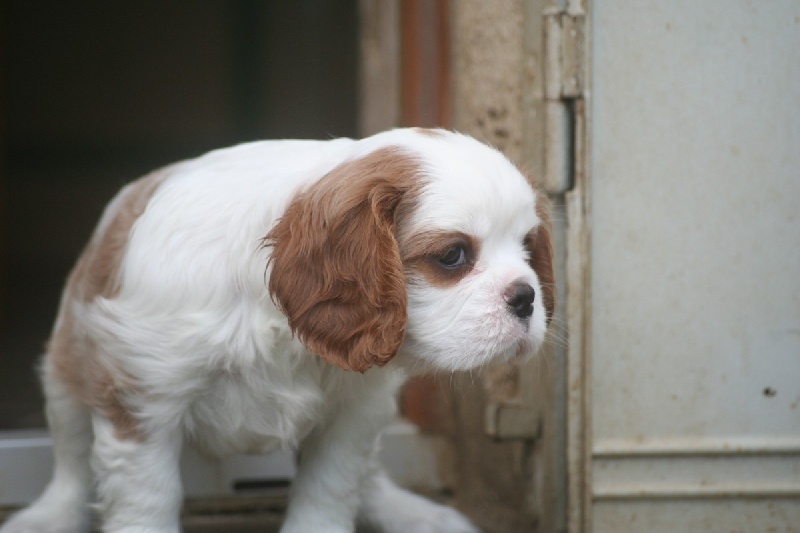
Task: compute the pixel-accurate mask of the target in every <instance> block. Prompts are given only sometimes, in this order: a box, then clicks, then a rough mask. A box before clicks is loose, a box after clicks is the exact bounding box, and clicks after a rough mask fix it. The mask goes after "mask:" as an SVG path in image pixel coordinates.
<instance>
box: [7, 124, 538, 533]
mask: <svg viewBox="0 0 800 533" xmlns="http://www.w3.org/2000/svg"><path fill="white" fill-rule="evenodd" d="M544 202H545V201H544V199H543V195H542V194H541V193H540V192H537V191H536V190H535V189H534V188H533V187H532V186H531V185H530V183H529V182H528V181H527V180H526V179H525V177H524V176H523V175H522V174H521V173H520V172H519V171H518V170H517V169H516V168H515V167H514V165H512V164H511V163H510V162H509V161H508V160H507V159H506V158H505V157H503V156H502V155H501V154H500V153H499V152H497V151H495V150H493V149H491V148H489V147H487V146H485V145H482V144H480V143H478V142H477V141H475V140H473V139H471V138H469V137H466V136H463V135H459V134H455V133H451V132H447V131H443V130H418V129H405V130H394V131H390V132H386V133H383V134H379V135H376V136H372V137H368V138H366V139H363V140H361V141H353V140H349V139H337V140H332V141H267V142H259V143H251V144H246V145H240V146H237V147H234V148H229V149H226V150H219V151H216V152H212V153H210V154H207V155H205V156H203V157H200V158H198V159H196V160H192V161H187V162H184V163H179V164H176V165H173V166H171V167H168V168H166V169H163V170H161V171H158V172H155V173H153V174H150V175H149V176H146V177H144V178H142V179H140V180H139V181H136V182H134V183H132V184H130V185H128V186H127V187H126V188H124V189H123V190H122V191H121V192H120V193H119V194H118V195H117V197H116V198H115V199H114V200H113V201H112V202H111V203H110V205H109V206H108V207H107V209H106V211H105V213H104V214H103V217H102V219H101V221H100V223H99V225H98V227H97V229H96V231H95V233H94V235H93V236H92V239H91V241H90V242H89V244H88V246H87V247H86V249H85V251H84V252H83V254H82V255H81V257H80V259H79V260H78V262H77V265H76V266H75V268H74V270H73V271H72V273H71V275H70V277H69V280H68V282H67V286H66V289H65V291H64V294H63V297H62V301H61V306H60V310H59V315H58V318H57V320H56V324H55V327H54V331H53V335H52V338H51V340H50V342H49V344H48V349H47V353H46V355H45V358H44V361H43V365H42V376H43V382H44V389H45V394H46V397H47V415H48V420H49V424H50V428H51V432H52V435H53V441H54V453H55V471H54V475H53V479H52V481H51V483H50V485H49V486H48V488H47V489H46V491H45V492H44V493H43V495H42V496H41V497H40V498H39V499H38V500H37V501H36V502H34V504H32V505H31V506H30V507H29V508H27V509H25V510H23V511H21V512H20V513H19V514H17V515H15V516H14V517H12V518H11V519H10V521H9V522H7V523H6V524H5V525H4V526H3V527H2V528H0V531H2V533H21V532H33V531H37V532H56V531H58V532H73V531H84V530H86V528H87V527H88V503H89V500H90V498H91V497H92V496H91V492H92V490H91V487H92V486H94V487H95V488H96V493H97V499H98V502H99V503H98V508H99V511H100V515H101V518H102V521H103V527H104V528H105V530H106V531H115V532H116V531H124V532H176V531H179V530H180V523H179V514H180V508H181V502H182V488H181V484H180V476H179V467H178V463H179V458H180V453H181V448H182V446H183V445H184V443H189V444H191V445H193V446H197V447H198V448H200V449H202V450H204V451H205V452H206V453H209V454H213V455H226V454H232V453H258V452H266V451H269V450H271V449H275V448H291V449H296V450H299V451H300V452H301V457H302V461H301V462H300V465H299V467H298V474H297V477H296V479H295V480H294V483H293V488H292V494H291V503H290V506H289V510H288V512H287V518H286V521H285V524H284V526H283V529H282V531H285V532H309V531H325V532H336V531H352V530H353V528H354V524H355V523H356V521H357V520H360V521H362V522H365V523H369V524H371V525H372V526H374V527H376V528H378V529H380V530H384V531H397V532H401V531H402V532H408V531H417V532H419V531H432V532H433V531H441V532H446V531H453V532H462V531H475V528H474V526H472V525H471V524H470V522H469V521H468V520H467V519H466V518H464V517H463V516H462V515H461V514H459V513H458V512H457V511H455V510H453V509H450V508H448V507H444V506H440V505H437V504H434V503H432V502H429V501H428V500H425V499H423V498H421V497H418V496H416V495H413V494H411V493H409V492H407V491H405V490H403V489H401V488H399V487H397V486H396V485H394V484H393V483H392V482H391V481H390V480H389V479H388V478H387V477H386V476H385V474H384V473H383V471H382V470H381V468H380V466H379V465H378V464H377V462H376V460H375V449H376V446H377V440H378V436H379V433H380V431H381V428H382V427H384V425H385V424H386V423H387V422H388V421H390V420H391V418H392V417H393V416H394V415H395V412H396V408H395V400H394V395H395V392H396V391H397V389H398V388H399V386H400V385H401V384H402V383H403V381H404V380H405V379H406V378H407V377H408V376H409V375H412V374H416V373H423V372H430V371H456V370H466V369H471V368H475V367H478V366H481V365H485V364H489V363H492V362H497V361H501V362H507V361H515V360H521V359H524V358H526V357H529V356H530V355H532V354H533V353H535V352H536V351H537V350H538V348H539V347H540V346H541V344H542V343H543V341H544V336H545V332H546V328H547V323H548V321H549V318H550V316H551V314H552V311H553V305H554V302H553V287H552V283H553V273H552V265H551V255H552V249H551V243H550V236H549V232H548V226H547V217H546V213H547V210H546V207H545V203H544Z"/></svg>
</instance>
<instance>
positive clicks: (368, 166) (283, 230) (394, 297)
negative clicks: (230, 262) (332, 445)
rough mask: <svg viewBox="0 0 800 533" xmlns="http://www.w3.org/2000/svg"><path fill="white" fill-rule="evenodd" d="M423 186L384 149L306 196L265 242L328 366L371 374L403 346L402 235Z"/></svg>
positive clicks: (286, 308) (281, 286)
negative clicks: (402, 226)
mask: <svg viewBox="0 0 800 533" xmlns="http://www.w3.org/2000/svg"><path fill="white" fill-rule="evenodd" d="M420 186H421V184H420V178H419V163H418V162H417V161H416V160H415V159H414V158H413V157H412V156H411V155H409V154H407V153H405V152H403V151H402V150H401V149H399V148H392V147H389V148H382V149H379V150H376V151H374V152H372V153H371V154H369V155H366V156H364V157H362V158H359V159H355V160H352V161H348V162H345V163H343V164H341V165H339V166H338V167H336V168H335V169H333V170H332V171H331V172H329V173H328V174H327V175H325V176H323V177H322V178H321V179H320V180H319V181H317V182H316V183H314V184H313V185H311V186H310V187H309V188H308V189H307V190H305V191H302V192H301V193H299V194H298V195H297V196H296V197H295V198H294V199H293V200H292V202H291V203H290V205H289V207H288V208H287V209H286V212H285V213H284V215H283V217H282V218H281V219H280V220H279V221H278V223H277V224H276V225H275V227H274V228H273V229H272V230H271V231H270V232H269V233H268V234H267V235H266V237H265V238H264V241H263V242H264V246H268V247H271V248H272V250H271V255H270V259H269V264H270V265H271V266H272V273H271V275H270V279H269V291H270V294H271V295H272V298H273V299H274V300H275V302H276V304H277V305H278V306H279V307H280V308H281V310H282V311H283V313H284V314H285V315H286V317H287V318H288V320H289V326H290V327H291V329H292V331H293V332H294V333H295V334H296V335H297V336H298V338H299V339H300V341H301V342H303V344H304V345H305V346H306V348H308V350H309V351H311V352H312V353H316V354H318V355H319V356H321V357H322V358H323V359H325V360H326V361H328V362H329V363H332V364H334V365H336V366H339V367H341V368H343V369H346V370H356V371H358V372H364V371H366V370H367V369H369V368H370V367H372V366H373V365H378V366H383V365H384V364H386V363H387V362H388V361H389V360H390V359H391V358H392V357H394V355H395V353H396V352H397V350H398V349H399V347H400V344H401V343H402V341H403V337H404V335H405V327H406V284H405V281H406V280H405V275H404V272H403V264H402V260H401V257H400V252H399V249H398V245H397V241H396V237H395V230H396V227H397V225H398V223H399V221H401V220H403V219H404V218H405V217H406V216H407V214H408V213H409V212H410V210H411V209H413V206H414V205H415V198H416V194H417V192H418V190H419V188H420Z"/></svg>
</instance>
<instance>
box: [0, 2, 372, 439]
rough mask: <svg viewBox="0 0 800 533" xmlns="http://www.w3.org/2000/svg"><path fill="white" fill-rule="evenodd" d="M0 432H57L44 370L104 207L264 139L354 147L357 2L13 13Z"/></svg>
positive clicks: (3, 83) (1, 213)
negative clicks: (149, 181)
mask: <svg viewBox="0 0 800 533" xmlns="http://www.w3.org/2000/svg"><path fill="white" fill-rule="evenodd" d="M0 21H2V39H3V42H2V55H3V58H2V71H1V73H0V102H1V103H2V113H3V114H2V121H0V140H1V141H2V152H1V153H0V169H2V173H0V429H15V428H32V427H40V426H43V425H44V418H43V413H42V401H41V393H40V387H39V384H38V380H37V378H36V374H35V370H34V368H35V366H36V363H37V361H38V358H39V357H40V355H41V353H42V350H43V346H44V343H45V341H46V339H47V337H48V334H49V331H50V328H51V325H52V322H53V319H54V317H55V313H56V308H57V304H58V298H59V295H60V291H61V288H62V286H63V283H64V280H65V278H66V275H67V273H68V271H69V269H70V268H71V266H72V263H73V262H74V260H75V258H76V257H77V255H78V253H79V252H80V250H81V248H82V247H83V244H84V243H85V242H86V240H87V239H88V236H89V233H90V232H91V229H92V227H93V226H94V224H95V222H96V220H97V218H98V217H99V215H100V212H101V210H102V208H103V206H104V205H105V203H106V202H107V201H108V200H109V199H110V198H111V197H112V196H113V194H114V193H115V192H116V191H117V190H118V189H119V188H120V186H121V185H123V184H124V183H126V182H127V181H130V180H131V179H134V178H136V177H138V176H140V175H142V174H144V173H146V172H147V171H149V170H152V169H154V168H157V167H159V166H162V165H164V164H167V163H170V162H172V161H176V160H180V159H185V158H189V157H193V156H197V155H200V154H202V153H203V152H205V151H208V150H210V149H213V148H218V147H222V146H226V145H231V144H235V143H238V142H242V141H248V140H254V139H259V138H288V137H299V138H328V137H338V136H355V135H356V124H357V116H356V113H357V60H358V49H357V46H358V21H357V5H356V0H292V1H285V2H284V1H269V0H264V1H261V0H225V1H222V0H181V1H170V2H163V1H159V0H140V1H136V2H108V1H102V0H79V1H78V0H76V1H69V2H62V1H37V0H5V1H4V2H3V3H2V7H0Z"/></svg>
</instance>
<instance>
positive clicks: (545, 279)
mask: <svg viewBox="0 0 800 533" xmlns="http://www.w3.org/2000/svg"><path fill="white" fill-rule="evenodd" d="M537 195H538V198H537V201H536V214H537V215H538V216H539V219H540V220H541V221H542V222H541V224H540V225H539V226H538V227H537V228H536V230H534V231H532V232H531V233H529V234H528V236H527V237H526V239H525V246H526V248H527V249H528V253H529V260H528V263H529V264H530V266H531V268H532V269H533V271H534V272H536V275H537V276H538V277H539V284H540V285H541V287H542V300H543V302H544V309H545V312H546V314H547V323H548V324H549V323H550V320H551V319H552V318H553V312H554V311H555V307H556V298H555V274H554V272H553V241H552V238H551V236H550V232H551V223H550V204H549V202H548V201H547V198H546V196H545V194H544V192H542V191H537Z"/></svg>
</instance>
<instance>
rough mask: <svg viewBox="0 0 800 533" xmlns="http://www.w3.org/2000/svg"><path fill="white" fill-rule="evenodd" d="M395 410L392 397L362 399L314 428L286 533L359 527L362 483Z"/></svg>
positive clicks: (336, 532)
mask: <svg viewBox="0 0 800 533" xmlns="http://www.w3.org/2000/svg"><path fill="white" fill-rule="evenodd" d="M352 403H355V402H352ZM394 409H395V406H394V401H393V400H392V399H391V398H362V401H361V403H360V405H352V404H350V405H345V406H342V407H341V408H340V409H338V410H337V413H336V414H335V416H334V417H333V418H332V419H330V420H328V422H327V423H326V424H325V425H324V426H322V427H320V428H318V429H317V430H315V431H314V432H312V434H311V435H310V436H309V437H308V438H307V439H306V440H305V441H304V442H303V444H302V446H301V449H300V465H299V468H298V472H297V476H296V478H295V480H294V483H293V485H292V493H291V500H290V503H289V509H288V512H287V517H286V521H285V523H284V525H283V528H282V529H281V532H282V533H300V532H302V533H309V532H317V531H319V532H325V533H328V532H330V533H340V532H351V531H353V530H354V527H355V526H354V523H355V515H356V511H357V510H358V506H359V486H360V483H361V481H362V478H363V476H364V475H365V473H366V471H367V464H368V461H369V456H370V454H371V452H372V449H373V446H374V445H375V441H376V439H377V437H378V434H379V433H380V431H381V430H382V429H383V427H384V426H385V425H386V423H387V422H388V420H389V419H390V418H391V416H392V414H393V412H394Z"/></svg>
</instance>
